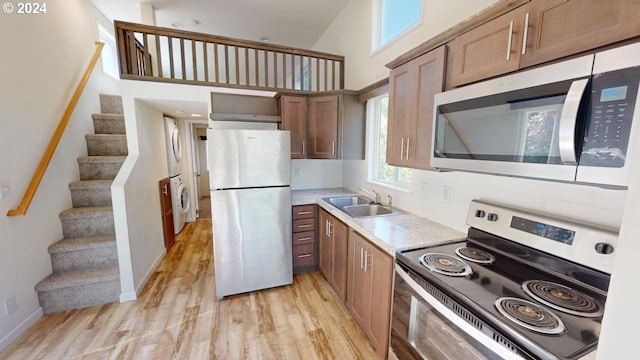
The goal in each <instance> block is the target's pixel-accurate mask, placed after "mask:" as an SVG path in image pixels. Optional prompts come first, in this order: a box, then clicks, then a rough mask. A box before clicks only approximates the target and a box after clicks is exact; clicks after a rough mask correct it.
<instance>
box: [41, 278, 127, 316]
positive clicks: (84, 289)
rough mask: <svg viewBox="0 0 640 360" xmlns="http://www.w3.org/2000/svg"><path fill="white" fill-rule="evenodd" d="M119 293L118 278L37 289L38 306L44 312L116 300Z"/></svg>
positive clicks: (49, 312) (48, 312)
mask: <svg viewBox="0 0 640 360" xmlns="http://www.w3.org/2000/svg"><path fill="white" fill-rule="evenodd" d="M119 295H120V281H119V280H111V281H104V282H100V283H95V284H87V285H80V286H74V287H68V288H62V289H55V290H48V291H38V298H39V299H40V306H42V310H43V311H44V313H45V314H51V313H55V312H60V311H66V310H71V309H79V308H84V307H88V306H94V305H99V304H107V303H112V302H117V301H119Z"/></svg>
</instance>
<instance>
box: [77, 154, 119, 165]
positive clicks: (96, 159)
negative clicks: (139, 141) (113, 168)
mask: <svg viewBox="0 0 640 360" xmlns="http://www.w3.org/2000/svg"><path fill="white" fill-rule="evenodd" d="M126 158H127V156H126V155H118V156H80V157H78V163H97V162H122V161H124V160H125V159H126Z"/></svg>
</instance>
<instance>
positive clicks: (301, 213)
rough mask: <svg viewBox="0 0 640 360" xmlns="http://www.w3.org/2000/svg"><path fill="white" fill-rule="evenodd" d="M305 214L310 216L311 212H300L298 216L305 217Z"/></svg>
mask: <svg viewBox="0 0 640 360" xmlns="http://www.w3.org/2000/svg"><path fill="white" fill-rule="evenodd" d="M307 214H311V211H300V212H299V213H298V215H307Z"/></svg>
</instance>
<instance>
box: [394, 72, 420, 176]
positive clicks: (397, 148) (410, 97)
mask: <svg viewBox="0 0 640 360" xmlns="http://www.w3.org/2000/svg"><path fill="white" fill-rule="evenodd" d="M413 61H415V60H413ZM413 61H411V62H408V63H406V64H403V65H401V66H398V67H397V68H394V69H392V70H391V71H390V72H389V110H388V111H389V113H388V125H387V164H389V165H396V166H406V161H408V158H407V152H406V148H407V145H406V142H407V138H408V137H407V134H408V133H409V129H410V128H411V122H412V121H413V120H412V118H413V114H412V108H413V104H415V99H416V88H415V81H416V79H415V73H414V71H413V68H414V65H413Z"/></svg>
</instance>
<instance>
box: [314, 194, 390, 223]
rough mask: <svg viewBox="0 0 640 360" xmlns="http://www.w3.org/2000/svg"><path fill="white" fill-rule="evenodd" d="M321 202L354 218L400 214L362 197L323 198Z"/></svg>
mask: <svg viewBox="0 0 640 360" xmlns="http://www.w3.org/2000/svg"><path fill="white" fill-rule="evenodd" d="M323 200H325V201H326V202H328V203H329V204H331V205H333V206H335V207H337V208H338V209H340V210H342V211H343V212H344V213H346V214H347V215H349V216H351V217H355V218H365V217H374V216H388V215H396V214H399V213H400V211H398V210H396V209H393V208H389V207H386V206H382V205H381V204H378V203H375V202H373V201H371V199H369V198H366V197H362V196H339V197H332V198H324V199H323Z"/></svg>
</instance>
